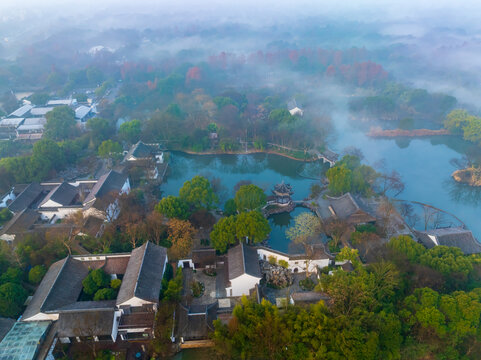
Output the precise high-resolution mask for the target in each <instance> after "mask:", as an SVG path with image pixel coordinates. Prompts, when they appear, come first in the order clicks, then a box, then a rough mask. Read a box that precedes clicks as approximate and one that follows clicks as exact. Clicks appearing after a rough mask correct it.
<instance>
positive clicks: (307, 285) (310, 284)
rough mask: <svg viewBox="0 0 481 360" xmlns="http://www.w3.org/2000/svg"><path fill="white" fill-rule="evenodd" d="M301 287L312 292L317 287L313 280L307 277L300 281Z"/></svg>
mask: <svg viewBox="0 0 481 360" xmlns="http://www.w3.org/2000/svg"><path fill="white" fill-rule="evenodd" d="M299 286H300V287H301V289H303V290H308V291H311V290H314V287H315V286H316V283H315V282H314V281H312V279H311V278H309V277H307V278H305V279H302V280H299Z"/></svg>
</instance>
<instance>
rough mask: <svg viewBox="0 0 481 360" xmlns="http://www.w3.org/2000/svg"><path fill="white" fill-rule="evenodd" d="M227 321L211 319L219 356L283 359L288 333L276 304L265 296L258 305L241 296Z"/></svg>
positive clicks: (286, 349) (286, 348)
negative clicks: (225, 322) (224, 322)
mask: <svg viewBox="0 0 481 360" xmlns="http://www.w3.org/2000/svg"><path fill="white" fill-rule="evenodd" d="M232 314H233V317H232V319H231V320H230V322H229V324H227V325H224V324H222V322H221V321H220V320H215V321H214V327H215V331H214V334H213V340H214V343H215V350H216V352H217V355H218V356H219V357H221V358H223V359H229V358H234V359H237V358H243V359H254V358H255V359H285V358H287V356H286V355H287V354H288V346H287V345H288V344H289V345H290V344H291V341H290V340H291V332H290V331H289V328H288V327H287V326H285V324H284V323H283V321H282V316H281V315H280V314H279V311H278V309H277V307H276V306H274V305H272V304H271V303H270V302H269V301H266V300H265V299H263V300H262V302H261V303H260V304H257V303H256V302H253V301H249V300H247V298H246V297H243V298H242V299H241V304H240V305H237V306H236V307H235V308H234V311H233V312H232Z"/></svg>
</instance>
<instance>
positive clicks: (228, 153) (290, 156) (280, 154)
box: [168, 149, 319, 162]
mask: <svg viewBox="0 0 481 360" xmlns="http://www.w3.org/2000/svg"><path fill="white" fill-rule="evenodd" d="M168 151H178V152H181V153H184V154H189V155H250V154H272V155H279V156H283V157H285V158H288V159H291V160H295V161H300V162H315V161H318V160H319V159H317V158H312V157H311V158H308V159H300V158H297V157H294V156H293V155H289V154H287V153H283V152H281V151H275V150H265V149H264V150H258V149H249V150H247V151H220V150H214V151H202V152H196V151H191V150H185V149H184V150H182V149H168Z"/></svg>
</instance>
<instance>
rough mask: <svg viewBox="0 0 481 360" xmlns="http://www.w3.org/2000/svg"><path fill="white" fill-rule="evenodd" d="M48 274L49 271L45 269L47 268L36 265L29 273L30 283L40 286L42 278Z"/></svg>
mask: <svg viewBox="0 0 481 360" xmlns="http://www.w3.org/2000/svg"><path fill="white" fill-rule="evenodd" d="M46 272H47V270H46V269H45V266H43V265H36V266H34V267H33V268H31V269H30V271H29V272H28V281H30V282H31V283H32V284H38V283H40V281H42V278H43V277H44V275H45V274H46Z"/></svg>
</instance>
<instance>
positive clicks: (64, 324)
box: [57, 307, 114, 337]
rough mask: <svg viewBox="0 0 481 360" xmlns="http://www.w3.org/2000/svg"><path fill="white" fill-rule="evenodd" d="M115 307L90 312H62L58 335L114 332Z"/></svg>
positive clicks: (106, 333)
mask: <svg viewBox="0 0 481 360" xmlns="http://www.w3.org/2000/svg"><path fill="white" fill-rule="evenodd" d="M113 322H114V308H113V307H112V308H111V309H109V310H98V311H88V312H71V313H61V314H60V316H59V319H58V328H57V331H58V332H57V336H58V337H73V336H93V335H95V336H101V335H110V334H112V325H113Z"/></svg>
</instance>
